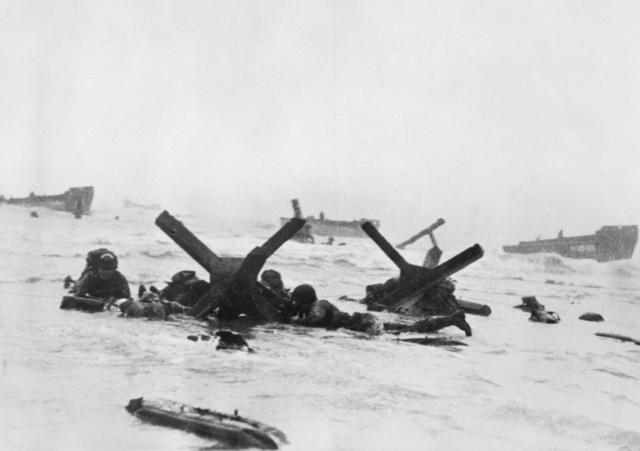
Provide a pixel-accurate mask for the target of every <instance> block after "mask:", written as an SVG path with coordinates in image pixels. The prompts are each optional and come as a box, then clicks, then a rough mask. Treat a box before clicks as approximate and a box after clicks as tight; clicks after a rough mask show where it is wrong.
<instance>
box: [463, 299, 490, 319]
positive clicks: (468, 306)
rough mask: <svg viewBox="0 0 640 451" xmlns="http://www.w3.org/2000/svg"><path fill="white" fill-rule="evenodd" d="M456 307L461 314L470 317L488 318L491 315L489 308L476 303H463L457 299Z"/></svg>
mask: <svg viewBox="0 0 640 451" xmlns="http://www.w3.org/2000/svg"><path fill="white" fill-rule="evenodd" d="M458 305H459V306H460V308H461V309H462V311H463V312H465V313H469V314H471V315H480V316H489V315H491V307H489V306H488V305H485V304H478V303H476V302H469V301H463V300H462V299H458Z"/></svg>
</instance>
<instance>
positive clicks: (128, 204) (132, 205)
mask: <svg viewBox="0 0 640 451" xmlns="http://www.w3.org/2000/svg"><path fill="white" fill-rule="evenodd" d="M124 206H125V207H126V208H142V209H144V210H162V207H161V206H160V205H158V204H151V205H144V204H137V203H135V202H133V201H131V200H129V199H125V200H124Z"/></svg>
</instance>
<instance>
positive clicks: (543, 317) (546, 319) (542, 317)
mask: <svg viewBox="0 0 640 451" xmlns="http://www.w3.org/2000/svg"><path fill="white" fill-rule="evenodd" d="M529 321H533V322H535V323H544V324H558V323H559V322H560V315H558V314H557V313H556V312H547V311H546V310H533V311H532V312H531V316H530V317H529Z"/></svg>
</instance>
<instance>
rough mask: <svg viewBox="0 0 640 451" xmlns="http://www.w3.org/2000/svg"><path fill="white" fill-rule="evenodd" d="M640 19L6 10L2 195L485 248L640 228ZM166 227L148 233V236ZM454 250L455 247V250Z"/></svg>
mask: <svg viewBox="0 0 640 451" xmlns="http://www.w3.org/2000/svg"><path fill="white" fill-rule="evenodd" d="M639 19H640V4H639V3H637V2H627V1H611V2H599V1H591V0H588V1H587V0H584V1H556V2H517V3H516V2H508V1H486V2H475V1H430V2H420V1H407V2H400V3H399V2H393V1H377V0H373V1H372V0H367V1H343V2H337V1H269V2H264V1H247V0H234V1H215V2H211V1H155V0H154V1H135V2H131V1H118V0H115V1H109V2H104V1H92V0H87V1H82V2H77V1H71V0H61V1H58V2H52V3H46V2H44V3H43V2H41V1H26V0H2V1H0V56H1V58H0V65H1V70H0V95H1V96H2V99H3V101H2V103H0V149H1V152H2V164H1V166H0V193H1V194H4V195H5V196H7V197H8V196H14V197H23V196H26V195H28V193H29V192H30V191H35V192H36V193H37V194H56V193H60V192H63V191H65V190H66V189H67V188H69V187H71V186H85V185H92V186H94V187H95V188H96V198H95V201H94V208H96V209H100V208H112V207H114V206H116V207H118V206H122V201H123V199H124V198H129V199H132V200H133V201H135V202H140V203H157V204H160V205H161V206H162V207H163V208H167V209H172V208H176V209H187V210H195V209H196V208H199V207H201V208H204V209H206V210H207V211H211V212H216V213H219V214H220V215H221V216H225V217H229V218H233V217H238V218H241V217H254V218H256V219H259V220H264V221H273V222H274V224H276V223H277V222H278V218H279V217H280V216H291V215H292V211H291V206H290V200H291V199H292V198H298V199H300V202H301V206H302V210H303V214H305V215H311V214H313V215H316V216H317V215H318V213H319V212H320V211H323V212H324V213H325V215H326V216H327V217H329V218H334V219H358V218H361V217H368V218H376V219H380V220H381V222H382V230H383V232H384V233H385V234H388V235H389V236H399V237H401V236H404V235H406V236H409V235H411V234H413V233H416V232H418V231H419V230H421V229H423V228H425V227H427V226H428V225H430V224H431V223H433V222H434V221H435V220H436V219H437V218H440V217H442V218H444V219H445V220H446V221H447V224H446V225H445V226H444V227H443V229H442V231H441V232H439V235H440V236H441V237H442V240H443V241H444V243H446V242H447V240H455V241H456V242H461V243H465V244H466V245H470V244H472V243H473V242H479V243H480V244H482V245H485V246H492V245H502V244H510V243H515V242H517V241H519V240H524V239H533V238H535V236H537V235H539V234H542V235H544V236H545V237H553V236H555V234H556V233H557V232H558V231H559V230H560V229H564V233H565V236H569V235H582V234H591V233H593V232H595V230H596V229H598V228H599V227H600V226H602V225H627V224H638V222H640V221H639V220H638V218H639V217H640V204H639V202H638V201H639V199H640V177H639V176H638V167H640V165H639V163H640V156H639V155H640V154H639V152H638V149H640V127H638V123H639V120H640V82H639V80H640V52H638V49H639V48H640V28H638V26H637V23H638V20H639ZM150 226H151V225H150ZM454 237H455V238H454Z"/></svg>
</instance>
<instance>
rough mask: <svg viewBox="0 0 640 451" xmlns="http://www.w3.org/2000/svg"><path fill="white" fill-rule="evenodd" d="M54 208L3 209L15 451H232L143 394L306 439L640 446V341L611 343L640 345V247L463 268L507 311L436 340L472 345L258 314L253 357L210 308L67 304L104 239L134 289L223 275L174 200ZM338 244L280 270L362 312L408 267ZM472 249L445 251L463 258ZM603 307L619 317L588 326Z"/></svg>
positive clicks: (3, 376)
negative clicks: (532, 305) (143, 407)
mask: <svg viewBox="0 0 640 451" xmlns="http://www.w3.org/2000/svg"><path fill="white" fill-rule="evenodd" d="M38 213H39V218H32V217H30V216H29V210H28V209H25V208H21V207H15V206H7V205H4V206H0V448H1V449H3V450H98V451H101V450H105V451H106V450H198V449H204V448H207V447H211V446H212V442H211V441H209V440H206V439H203V438H200V437H197V436H195V435H192V434H189V433H186V432H182V431H178V430H173V429H169V428H164V427H159V426H154V425H149V424H146V423H143V422H141V421H140V420H138V419H137V418H136V417H134V416H132V415H130V414H129V413H127V412H126V411H125V409H124V406H125V405H127V403H128V401H129V400H130V399H132V398H138V397H160V398H168V399H171V400H174V401H179V402H183V403H186V404H191V405H194V406H199V407H204V408H209V409H213V410H217V411H220V412H224V413H232V412H233V411H235V410H238V414H239V415H241V416H245V417H248V418H251V419H254V420H257V421H261V422H263V423H266V424H269V425H271V426H274V427H276V428H278V429H280V430H282V431H283V432H284V433H285V434H286V435H287V437H288V439H289V444H288V445H286V446H285V449H290V450H311V451H312V450H426V449H438V450H441V451H443V450H470V449H473V450H496V449H500V450H502V449H510V450H532V451H533V450H536V451H537V450H581V451H587V450H593V451H596V450H598V451H600V450H639V449H640V426H639V425H640V385H639V380H640V346H637V345H634V344H633V343H625V342H620V341H616V340H612V339H607V338H601V337H598V336H596V335H595V333H596V332H605V333H615V334H621V335H627V336H631V337H634V338H636V339H640V329H639V325H640V284H639V283H638V276H639V275H640V268H639V266H638V263H637V260H635V259H634V260H627V261H618V262H609V263H597V262H594V261H586V260H585V261H578V260H569V259H564V258H562V257H560V256H557V255H553V254H537V255H530V256H523V255H508V254H503V253H502V252H501V251H499V250H493V249H485V250H486V254H485V256H484V257H483V258H482V259H481V260H479V261H478V262H476V263H474V264H472V265H470V266H469V267H467V268H465V269H464V270H463V271H461V272H459V273H457V274H456V275H455V276H454V279H455V280H456V283H457V290H456V294H457V295H458V296H459V297H461V298H462V299H464V300H469V301H474V302H480V303H484V304H487V305H489V306H490V307H491V309H492V311H493V312H492V314H491V316H489V317H479V316H471V315H468V321H469V323H470V324H471V327H472V328H473V336H472V337H465V336H464V333H463V332H462V331H460V330H459V329H457V328H447V329H444V330H443V331H441V332H440V333H439V334H434V336H438V335H439V336H443V337H449V338H452V339H455V340H460V341H464V342H465V343H466V344H468V346H466V347H429V346H420V345H415V344H410V343H405V342H401V341H398V340H397V338H398V337H396V336H393V335H385V336H382V337H374V338H368V337H365V336H362V335H359V334H356V333H349V332H345V331H341V330H339V331H326V330H323V329H310V328H303V327H297V326H289V325H278V324H260V325H251V324H243V323H241V322H240V323H237V324H235V327H236V330H238V331H240V332H241V333H242V334H243V336H244V337H245V338H246V339H247V341H248V342H249V344H250V346H251V347H252V348H254V349H255V351H256V352H255V353H252V354H247V353H239V352H236V353H233V352H225V351H216V350H215V346H213V345H211V344H210V343H207V342H193V341H190V340H188V339H187V338H186V337H187V335H191V334H197V333H207V332H209V333H210V332H212V329H211V328H210V326H209V325H208V324H207V323H204V322H200V321H196V320H193V319H190V318H184V317H177V318H176V320H175V321H172V322H153V321H149V320H146V319H123V318H120V317H118V313H119V312H116V311H112V312H109V311H105V312H103V313H96V314H87V313H82V312H77V311H67V310H60V308H59V306H60V301H61V298H62V296H64V295H65V294H66V290H64V289H63V286H62V285H63V279H64V278H65V276H67V275H71V276H72V277H77V276H78V275H79V273H80V271H81V270H82V268H83V266H84V263H85V257H86V253H87V252H88V251H89V250H92V249H96V248H99V247H107V248H109V249H111V250H113V251H114V252H116V254H117V255H118V257H119V261H120V266H119V269H120V271H121V272H122V273H123V274H125V275H126V277H127V278H128V280H129V281H130V284H131V288H132V292H134V293H135V292H136V291H137V288H138V286H139V285H140V284H144V285H146V286H150V285H155V286H156V287H158V288H162V287H164V286H165V282H166V281H167V280H169V279H170V277H171V275H173V274H174V273H176V272H178V271H180V270H183V269H192V270H195V271H196V272H197V274H198V276H199V277H201V278H203V279H206V278H207V276H206V273H205V271H204V270H203V269H202V268H200V267H198V266H197V264H196V263H195V262H194V261H193V260H191V259H190V258H189V257H188V256H187V255H186V254H185V253H184V252H183V251H182V250H181V249H180V248H179V247H178V246H177V245H176V244H175V243H173V242H172V241H171V240H170V239H169V238H168V237H167V236H166V235H165V234H164V233H163V232H162V231H161V230H160V229H158V228H157V227H156V226H155V225H154V223H153V222H154V220H155V217H156V216H157V215H158V214H159V213H160V212H159V211H152V210H144V209H136V208H127V209H124V208H123V209H120V210H118V211H115V210H114V211H97V212H94V213H93V214H92V215H91V216H86V217H84V218H82V219H80V220H76V219H74V218H73V216H72V215H70V214H67V213H63V212H55V211H50V210H45V209H38ZM116 216H118V219H116ZM178 219H180V220H181V221H183V222H184V223H185V225H186V226H187V227H188V228H189V229H190V230H192V231H193V232H194V233H195V234H196V235H197V236H198V237H199V238H200V239H201V240H202V241H203V242H205V243H206V244H207V245H208V246H209V247H210V248H211V249H212V250H213V251H214V252H216V253H217V254H218V255H220V256H235V257H241V256H244V255H246V254H247V253H248V252H249V251H250V250H251V249H253V248H254V247H256V246H259V245H261V244H263V243H264V242H265V240H266V239H268V238H269V237H270V236H271V235H272V234H273V233H274V232H275V231H276V230H277V227H278V225H277V218H275V220H274V223H273V224H265V223H251V222H246V221H245V222H238V221H234V222H225V221H224V220H223V219H221V218H216V217H214V216H212V215H208V216H207V215H197V214H191V215H189V214H181V215H180V216H179V218H178ZM385 234H386V232H385ZM320 241H322V237H320ZM341 242H344V243H345V245H343V246H339V245H337V244H340V243H341ZM335 244H336V245H334V246H324V245H308V244H301V243H296V242H287V243H285V244H284V245H283V246H282V247H281V248H280V249H279V250H278V251H277V252H276V253H275V254H274V255H273V256H272V257H270V258H269V260H268V261H267V264H266V265H265V269H267V268H272V269H276V270H278V271H280V272H281V273H282V275H283V279H284V281H285V284H286V286H288V287H291V288H292V287H295V286H296V285H298V284H300V283H310V284H312V285H314V286H315V287H316V290H317V292H318V294H319V296H320V297H321V298H325V299H328V300H330V301H332V302H334V303H335V304H336V305H337V306H338V307H339V308H341V309H342V310H345V311H348V312H354V311H364V310H365V309H364V308H363V305H362V304H359V303H357V302H350V301H345V300H340V299H338V298H339V297H340V296H342V295H346V296H348V297H350V298H354V299H358V298H362V297H363V296H364V287H365V286H366V285H368V284H371V283H378V282H383V281H385V280H386V279H388V278H389V277H393V276H396V275H397V274H398V269H397V268H396V267H395V266H394V265H393V264H392V262H391V261H390V260H389V259H388V258H387V257H386V256H385V255H384V254H383V253H382V251H380V249H379V248H377V246H376V245H375V244H374V243H373V242H372V241H371V240H369V239H366V238H365V239H356V238H354V239H337V240H336V243H335ZM472 244H474V243H471V242H470V243H468V246H471V245H472ZM480 244H481V245H482V243H480ZM425 245H426V244H425ZM463 249H464V247H463V248H460V249H458V250H456V251H455V252H454V251H449V250H447V249H445V255H444V259H447V258H451V257H452V256H453V255H455V253H457V252H460V251H462V250H463ZM425 250H426V248H420V246H419V245H414V246H412V247H411V249H407V250H404V251H402V254H403V256H404V257H405V258H406V259H407V260H408V261H409V262H411V263H414V264H419V263H420V262H421V261H422V259H423V258H424V253H425ZM523 296H536V297H537V299H538V301H539V302H541V303H542V304H544V305H545V306H546V307H547V310H553V311H555V312H557V313H558V314H559V315H560V317H561V319H562V321H561V322H560V323H559V324H556V325H547V324H539V323H533V322H529V321H528V317H529V315H528V314H527V313H525V312H522V311H521V310H518V309H514V308H513V307H514V306H515V305H518V304H520V303H521V298H522V297H523ZM588 311H593V312H597V313H600V314H601V315H603V317H604V318H605V322H603V323H592V322H585V321H581V320H579V319H578V317H579V316H580V315H581V314H582V313H585V312H588ZM381 315H382V316H384V317H385V319H394V318H395V317H394V315H392V314H388V313H387V314H381ZM396 319H397V318H396Z"/></svg>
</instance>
